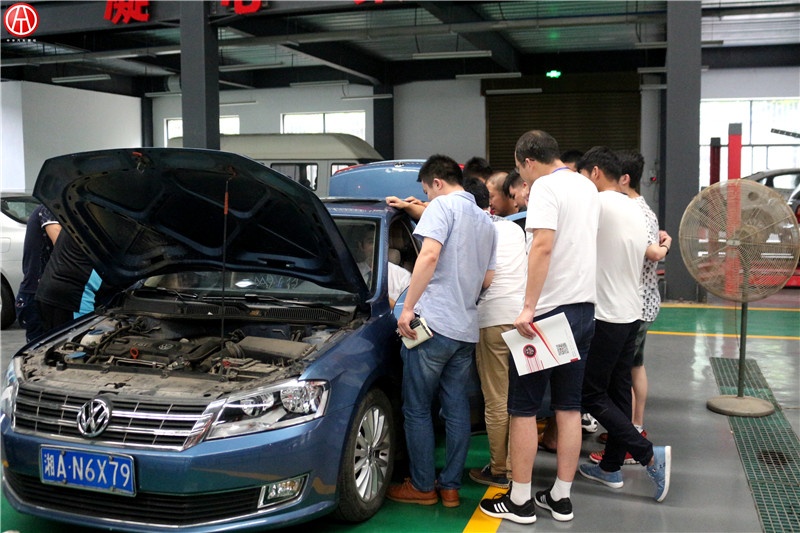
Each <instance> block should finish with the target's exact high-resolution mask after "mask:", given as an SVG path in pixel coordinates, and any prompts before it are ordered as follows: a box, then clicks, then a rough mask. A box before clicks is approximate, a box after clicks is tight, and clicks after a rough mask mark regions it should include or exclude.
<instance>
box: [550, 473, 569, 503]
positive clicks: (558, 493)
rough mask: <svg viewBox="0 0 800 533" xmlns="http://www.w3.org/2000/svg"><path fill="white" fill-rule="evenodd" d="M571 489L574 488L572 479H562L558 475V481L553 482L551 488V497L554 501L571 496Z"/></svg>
mask: <svg viewBox="0 0 800 533" xmlns="http://www.w3.org/2000/svg"><path fill="white" fill-rule="evenodd" d="M570 490H572V482H571V481H561V480H560V479H559V478H557V477H556V481H555V483H553V488H552V489H550V497H551V498H553V500H554V501H558V500H562V499H564V498H569V493H570Z"/></svg>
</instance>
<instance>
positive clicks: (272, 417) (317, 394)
mask: <svg viewBox="0 0 800 533" xmlns="http://www.w3.org/2000/svg"><path fill="white" fill-rule="evenodd" d="M328 394H329V385H328V382H327V381H298V380H294V381H289V382H285V383H280V384H277V385H271V386H269V387H263V388H259V389H255V390H252V391H248V392H246V393H242V394H237V395H234V396H231V397H229V398H228V399H227V400H226V401H225V403H223V404H222V405H221V406H219V407H218V408H217V409H218V411H217V415H216V418H215V420H214V422H213V423H212V425H211V429H210V431H209V433H208V436H207V437H206V438H207V439H222V438H225V437H234V436H236V435H247V434H250V433H258V432H260V431H269V430H272V429H278V428H283V427H287V426H294V425H296V424H302V423H303V422H307V421H308V420H313V419H315V418H319V417H321V416H322V415H323V414H325V407H326V405H327V403H328Z"/></svg>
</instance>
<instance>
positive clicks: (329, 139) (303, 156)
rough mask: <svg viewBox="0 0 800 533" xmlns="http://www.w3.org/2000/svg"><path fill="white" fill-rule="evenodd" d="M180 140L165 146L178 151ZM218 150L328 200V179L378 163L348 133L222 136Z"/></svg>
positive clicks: (371, 151)
mask: <svg viewBox="0 0 800 533" xmlns="http://www.w3.org/2000/svg"><path fill="white" fill-rule="evenodd" d="M182 146H183V138H182V137H176V138H174V139H170V140H169V141H168V142H167V147H168V148H181V147H182ZM220 150H222V151H224V152H233V153H236V154H242V155H245V156H247V157H249V158H250V159H255V160H256V161H258V162H259V163H263V164H264V165H266V166H268V167H270V168H273V169H275V170H277V171H278V172H280V173H281V174H285V175H287V176H289V177H290V178H292V179H294V180H295V181H298V182H300V183H302V184H303V185H306V186H307V187H309V188H310V189H311V190H313V191H315V192H316V194H317V196H320V197H323V196H328V188H329V183H330V179H331V176H332V175H333V174H334V173H335V172H336V171H337V170H341V169H343V168H347V167H351V166H353V165H358V164H361V163H370V162H372V161H381V160H382V159H383V158H382V157H381V154H379V153H378V152H376V151H375V149H374V148H373V147H372V146H370V145H369V144H368V143H367V142H366V141H364V140H363V139H361V138H359V137H356V136H355V135H349V134H347V133H252V134H244V135H221V136H220Z"/></svg>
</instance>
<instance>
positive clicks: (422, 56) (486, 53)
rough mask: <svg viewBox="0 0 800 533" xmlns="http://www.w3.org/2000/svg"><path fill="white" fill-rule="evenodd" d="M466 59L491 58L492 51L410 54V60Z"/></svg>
mask: <svg viewBox="0 0 800 533" xmlns="http://www.w3.org/2000/svg"><path fill="white" fill-rule="evenodd" d="M467 57H492V51H491V50H463V51H461V52H423V53H419V52H418V53H416V54H411V59H461V58H467Z"/></svg>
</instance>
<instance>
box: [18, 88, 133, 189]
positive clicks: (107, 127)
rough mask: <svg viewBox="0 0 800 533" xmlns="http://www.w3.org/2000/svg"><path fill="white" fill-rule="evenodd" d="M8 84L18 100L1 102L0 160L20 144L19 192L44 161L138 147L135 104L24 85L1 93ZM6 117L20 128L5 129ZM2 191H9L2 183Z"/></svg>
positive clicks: (27, 186)
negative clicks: (22, 181)
mask: <svg viewBox="0 0 800 533" xmlns="http://www.w3.org/2000/svg"><path fill="white" fill-rule="evenodd" d="M9 83H10V84H16V85H18V86H19V92H20V98H19V99H18V100H16V101H14V100H13V99H9V100H8V101H7V100H6V98H5V97H4V98H3V117H4V123H3V132H2V133H3V135H2V137H3V142H2V144H3V158H4V159H5V153H6V150H7V149H8V150H9V151H11V150H12V149H11V148H9V147H13V146H19V144H23V146H24V174H25V187H24V188H25V189H28V190H30V189H32V188H33V185H34V183H35V181H36V176H37V175H38V173H39V169H40V168H41V166H42V163H43V162H44V161H45V160H46V159H48V158H50V157H53V156H57V155H63V154H68V153H73V152H84V151H88V150H102V149H106V148H120V147H138V146H141V144H142V139H141V137H142V136H141V131H142V126H141V101H140V100H139V98H133V97H129V96H119V95H114V94H106V93H99V92H94V91H86V90H82V89H73V88H70V87H56V86H53V85H47V84H42V83H30V82H4V83H3V86H4V91H3V92H4V93H5V92H6V91H7V89H6V88H5V86H6V84H9ZM7 104H8V107H7ZM6 113H10V114H16V115H18V116H21V118H22V124H23V126H24V127H23V128H13V127H11V128H6V124H5V116H6ZM20 139H21V142H20ZM3 188H4V189H6V188H10V187H7V186H6V183H5V179H4V183H3ZM15 188H16V187H15Z"/></svg>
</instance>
